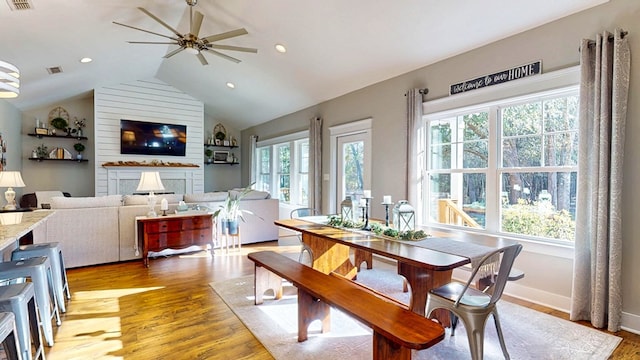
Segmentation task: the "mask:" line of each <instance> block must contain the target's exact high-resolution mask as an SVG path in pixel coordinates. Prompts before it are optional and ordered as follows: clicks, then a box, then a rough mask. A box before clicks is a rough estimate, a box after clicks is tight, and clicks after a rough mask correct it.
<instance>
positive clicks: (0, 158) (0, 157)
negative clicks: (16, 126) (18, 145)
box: [0, 132, 7, 171]
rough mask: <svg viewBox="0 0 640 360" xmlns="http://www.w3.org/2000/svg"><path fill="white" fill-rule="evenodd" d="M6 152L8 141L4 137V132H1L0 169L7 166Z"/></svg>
mask: <svg viewBox="0 0 640 360" xmlns="http://www.w3.org/2000/svg"><path fill="white" fill-rule="evenodd" d="M6 152H7V141H6V140H4V139H3V138H2V133H1V132H0V171H2V170H4V168H6V167H7V158H6V157H5V156H4V154H5V153H6Z"/></svg>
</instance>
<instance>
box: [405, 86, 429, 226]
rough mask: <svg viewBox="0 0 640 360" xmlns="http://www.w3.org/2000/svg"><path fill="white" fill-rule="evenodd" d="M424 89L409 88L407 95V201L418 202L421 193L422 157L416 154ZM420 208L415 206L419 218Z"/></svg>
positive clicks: (413, 203) (414, 203)
mask: <svg viewBox="0 0 640 360" xmlns="http://www.w3.org/2000/svg"><path fill="white" fill-rule="evenodd" d="M426 92H427V90H426V89H411V90H409V91H408V92H407V93H406V97H407V188H406V194H407V201H409V204H412V205H414V206H415V205H416V204H418V199H419V198H420V194H421V189H422V187H421V181H420V179H421V177H422V174H421V172H422V171H421V169H422V161H423V159H422V157H420V156H417V155H418V147H419V146H420V144H418V141H419V136H418V130H419V129H420V127H421V126H422V95H423V94H425V93H426ZM419 210H420V209H418V208H416V212H417V213H418V214H416V215H417V218H418V219H421V214H420V211H419Z"/></svg>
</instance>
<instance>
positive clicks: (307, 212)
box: [289, 207, 320, 262]
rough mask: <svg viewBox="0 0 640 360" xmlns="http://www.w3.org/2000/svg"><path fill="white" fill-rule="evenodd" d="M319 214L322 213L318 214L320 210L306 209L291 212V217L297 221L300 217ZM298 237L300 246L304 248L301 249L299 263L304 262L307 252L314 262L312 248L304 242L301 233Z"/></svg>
mask: <svg viewBox="0 0 640 360" xmlns="http://www.w3.org/2000/svg"><path fill="white" fill-rule="evenodd" d="M319 214H320V213H319V212H318V210H316V209H313V208H308V207H305V208H298V209H293V210H291V214H290V215H289V216H290V217H291V219H296V218H300V217H305V216H315V215H319ZM297 235H298V240H299V241H300V245H301V246H302V248H301V249H300V256H299V257H298V262H302V256H303V255H304V252H305V251H306V252H307V254H309V258H310V259H311V260H312V261H313V253H312V252H311V248H309V246H307V244H305V243H304V242H302V234H301V233H298V234H297Z"/></svg>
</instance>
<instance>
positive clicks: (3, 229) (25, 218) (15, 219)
mask: <svg viewBox="0 0 640 360" xmlns="http://www.w3.org/2000/svg"><path fill="white" fill-rule="evenodd" d="M51 214H53V211H51V210H38V211H30V212H11V213H2V214H0V250H4V249H5V248H6V247H8V246H10V245H12V244H15V243H16V241H17V240H18V239H20V238H21V237H22V236H24V235H26V234H27V233H28V232H29V231H31V230H33V229H34V228H35V227H36V226H37V225H38V224H39V223H41V222H42V221H44V219H45V218H47V217H48V216H49V215H51ZM5 224H7V225H5ZM9 224H10V225H9Z"/></svg>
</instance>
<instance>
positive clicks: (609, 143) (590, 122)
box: [570, 30, 631, 331]
mask: <svg viewBox="0 0 640 360" xmlns="http://www.w3.org/2000/svg"><path fill="white" fill-rule="evenodd" d="M580 49H581V59H580V67H581V84H580V118H579V121H580V126H579V128H580V135H579V136H580V153H579V158H578V168H579V174H580V175H579V178H578V202H577V203H578V209H577V214H576V239H575V258H574V266H573V267H574V272H573V289H572V297H571V315H570V317H571V320H590V321H591V323H592V324H593V326H595V327H597V328H603V327H605V326H606V327H607V330H609V331H618V330H620V319H621V316H622V291H621V290H622V289H621V263H622V232H621V230H622V225H621V217H622V214H621V203H622V156H623V149H624V128H625V121H626V117H627V98H628V90H629V68H630V56H631V55H630V50H629V45H628V42H627V40H626V39H625V38H624V34H623V33H622V31H621V30H616V31H615V34H614V35H611V34H610V33H608V32H604V33H603V34H600V35H598V36H597V38H596V40H595V42H594V41H589V40H583V41H582V46H581V47H580Z"/></svg>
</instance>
